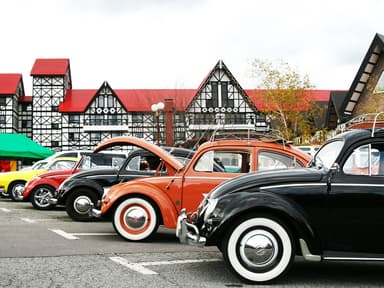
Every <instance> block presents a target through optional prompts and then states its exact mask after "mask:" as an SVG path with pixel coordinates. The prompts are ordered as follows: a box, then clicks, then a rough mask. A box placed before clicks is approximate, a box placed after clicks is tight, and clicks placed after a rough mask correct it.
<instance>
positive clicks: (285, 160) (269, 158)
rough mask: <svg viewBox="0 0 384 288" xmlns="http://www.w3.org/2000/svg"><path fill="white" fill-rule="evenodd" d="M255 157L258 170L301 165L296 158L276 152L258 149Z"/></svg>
mask: <svg viewBox="0 0 384 288" xmlns="http://www.w3.org/2000/svg"><path fill="white" fill-rule="evenodd" d="M257 158H258V170H259V171H263V170H272V169H287V168H294V167H302V166H303V165H302V164H301V163H300V162H298V161H297V159H296V158H294V157H292V156H290V155H285V154H281V153H277V152H271V151H260V152H259V155H258V157H257Z"/></svg>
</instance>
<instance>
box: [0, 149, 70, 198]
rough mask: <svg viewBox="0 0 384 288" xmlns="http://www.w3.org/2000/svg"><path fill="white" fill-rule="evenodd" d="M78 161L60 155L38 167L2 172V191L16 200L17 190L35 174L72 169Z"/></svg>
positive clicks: (0, 190) (0, 179) (0, 177)
mask: <svg viewBox="0 0 384 288" xmlns="http://www.w3.org/2000/svg"><path fill="white" fill-rule="evenodd" d="M77 161H78V158H74V157H58V158H55V159H53V160H52V161H50V162H48V163H47V164H45V165H44V166H42V167H38V169H32V170H23V171H14V172H4V173H0V193H1V194H2V196H5V197H11V199H12V200H15V201H16V200H17V197H16V191H17V190H18V189H20V188H23V187H24V186H25V184H26V183H27V182H28V181H29V180H31V179H32V178H34V177H35V176H37V175H39V174H41V173H44V172H46V171H52V170H69V169H72V167H73V166H74V165H75V164H76V162H77Z"/></svg>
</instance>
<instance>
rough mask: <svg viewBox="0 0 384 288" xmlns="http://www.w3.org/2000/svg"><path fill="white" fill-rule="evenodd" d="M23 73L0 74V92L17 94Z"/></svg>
mask: <svg viewBox="0 0 384 288" xmlns="http://www.w3.org/2000/svg"><path fill="white" fill-rule="evenodd" d="M20 81H21V74H0V94H7V95H13V94H16V91H17V87H18V86H19V83H20Z"/></svg>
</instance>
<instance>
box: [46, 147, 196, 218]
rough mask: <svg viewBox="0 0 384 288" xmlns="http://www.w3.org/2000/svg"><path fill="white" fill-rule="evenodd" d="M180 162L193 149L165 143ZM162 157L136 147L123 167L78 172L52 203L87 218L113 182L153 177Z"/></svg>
mask: <svg viewBox="0 0 384 288" xmlns="http://www.w3.org/2000/svg"><path fill="white" fill-rule="evenodd" d="M162 148H163V149H164V150H166V151H168V152H169V153H171V154H172V155H174V156H175V157H176V158H178V159H179V160H180V161H181V162H184V161H188V159H190V158H192V156H193V155H194V153H195V152H194V151H192V150H189V149H184V148H175V147H162ZM160 162H161V159H159V157H158V156H156V155H154V154H153V153H151V152H150V151H147V150H145V149H141V148H139V149H135V150H133V151H132V152H130V153H129V155H128V157H127V159H126V160H125V161H124V163H123V164H122V165H121V166H120V168H101V169H100V168H98V169H90V170H86V171H82V172H79V173H76V174H74V175H72V176H71V177H69V178H68V179H66V180H65V181H64V182H63V183H62V184H61V185H60V187H59V188H58V189H57V190H56V191H55V193H54V195H53V197H52V198H50V199H49V203H50V204H53V205H65V210H66V212H67V214H68V216H70V217H71V218H72V219H73V220H76V221H88V220H91V219H92V218H93V217H92V216H91V215H90V214H89V211H90V209H91V208H92V207H97V205H98V201H99V200H101V198H102V196H103V194H104V192H106V191H108V189H109V188H110V187H111V186H113V185H114V184H117V183H121V182H127V181H130V180H133V179H136V178H142V177H150V176H153V175H154V174H155V172H157V173H158V175H161V174H162V173H164V172H163V171H161V170H160V171H156V169H157V168H158V166H159V164H160Z"/></svg>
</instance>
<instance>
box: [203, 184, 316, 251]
mask: <svg viewBox="0 0 384 288" xmlns="http://www.w3.org/2000/svg"><path fill="white" fill-rule="evenodd" d="M215 210H216V211H220V212H219V213H220V215H221V217H220V221H219V222H217V223H219V224H218V225H217V226H216V227H215V228H214V229H213V230H212V232H210V236H209V242H212V243H219V242H220V241H221V239H223V237H224V235H225V233H226V231H227V230H228V228H229V227H230V226H231V225H232V224H233V223H234V222H235V221H236V220H238V219H240V218H241V217H244V216H246V215H249V214H251V213H265V214H268V215H273V216H274V217H277V218H278V219H280V220H282V221H283V222H284V223H286V224H287V225H289V226H290V227H291V228H292V229H294V232H295V233H296V235H297V237H298V239H303V240H305V241H306V242H307V244H308V247H309V248H310V251H311V252H313V253H319V251H320V250H321V245H320V243H319V240H318V239H319V238H318V237H317V233H316V231H314V229H313V227H314V226H313V225H312V224H311V221H310V219H308V217H307V216H306V213H305V211H304V209H302V208H301V207H300V205H298V204H297V203H296V202H294V201H292V200H291V199H288V198H286V197H285V196H284V195H280V194H275V193H270V192H259V191H256V192H255V191H252V192H250V191H244V192H240V193H232V194H228V195H227V196H225V197H223V199H222V200H220V201H219V203H218V204H217V206H216V209H215ZM214 221H215V220H214Z"/></svg>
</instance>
